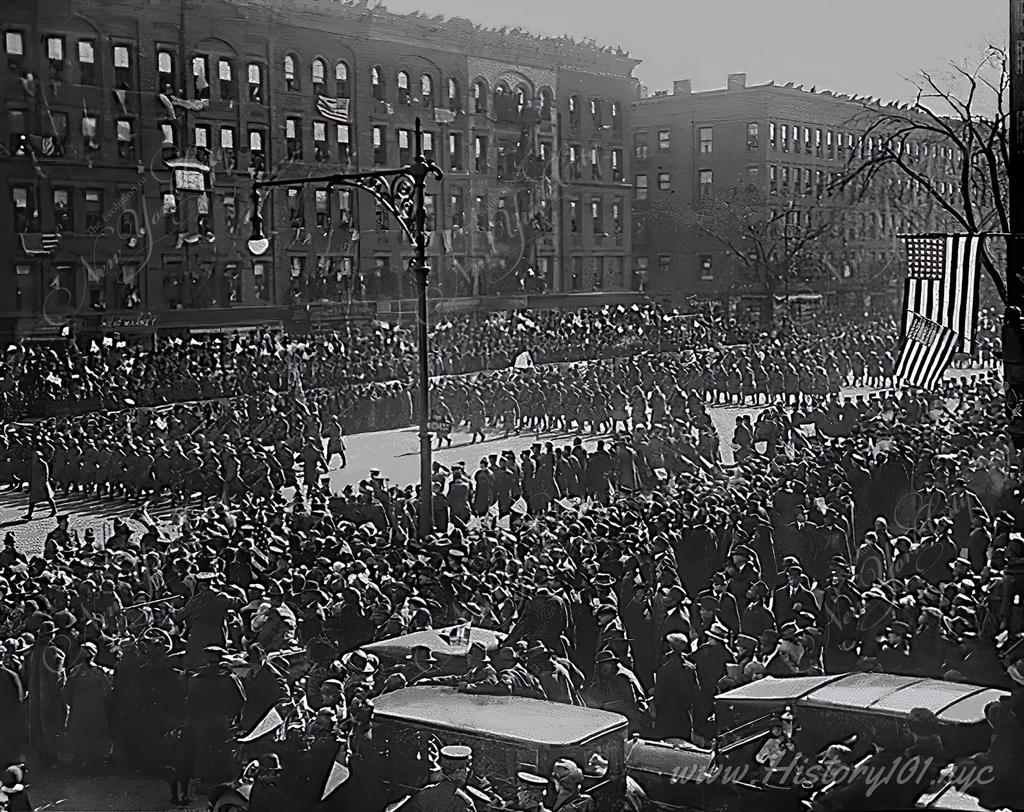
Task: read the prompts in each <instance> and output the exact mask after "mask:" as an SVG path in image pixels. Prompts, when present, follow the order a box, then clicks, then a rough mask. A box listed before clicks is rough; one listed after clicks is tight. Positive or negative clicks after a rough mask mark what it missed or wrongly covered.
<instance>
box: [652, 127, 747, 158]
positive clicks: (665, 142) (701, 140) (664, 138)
mask: <svg viewBox="0 0 1024 812" xmlns="http://www.w3.org/2000/svg"><path fill="white" fill-rule="evenodd" d="M760 131H761V128H760V125H758V123H757V122H756V121H751V122H749V123H748V124H747V150H748V151H753V150H756V149H758V147H759V146H760ZM714 148H715V132H714V128H713V127H698V128H697V149H698V151H699V152H700V153H701V154H702V155H710V154H711V153H712V152H714ZM671 149H672V131H671V130H667V129H665V130H658V151H659V152H668V151H670V150H671ZM633 150H634V153H635V155H636V159H637V160H638V161H646V160H647V159H648V157H649V152H648V146H647V131H646V130H639V131H638V132H637V133H635V134H634V136H633Z"/></svg>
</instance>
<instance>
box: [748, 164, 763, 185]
mask: <svg viewBox="0 0 1024 812" xmlns="http://www.w3.org/2000/svg"><path fill="white" fill-rule="evenodd" d="M760 177H761V168H760V167H758V166H748V167H747V188H748V189H755V188H757V181H758V180H759V179H760Z"/></svg>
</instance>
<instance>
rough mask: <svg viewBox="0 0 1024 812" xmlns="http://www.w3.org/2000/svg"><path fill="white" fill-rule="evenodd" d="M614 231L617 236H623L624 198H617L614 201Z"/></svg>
mask: <svg viewBox="0 0 1024 812" xmlns="http://www.w3.org/2000/svg"><path fill="white" fill-rule="evenodd" d="M612 230H613V231H614V232H615V236H617V237H618V236H621V235H622V198H621V197H617V198H615V200H614V201H612Z"/></svg>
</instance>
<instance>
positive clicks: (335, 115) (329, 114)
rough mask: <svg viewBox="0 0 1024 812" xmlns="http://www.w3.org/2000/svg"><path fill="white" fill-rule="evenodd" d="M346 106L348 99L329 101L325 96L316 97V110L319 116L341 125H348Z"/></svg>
mask: <svg viewBox="0 0 1024 812" xmlns="http://www.w3.org/2000/svg"><path fill="white" fill-rule="evenodd" d="M348 105H349V100H348V99H331V98H328V97H327V96H317V100H316V110H317V112H318V113H319V114H320V115H322V116H323V117H324V118H329V119H330V120H331V121H337V122H339V123H341V124H348Z"/></svg>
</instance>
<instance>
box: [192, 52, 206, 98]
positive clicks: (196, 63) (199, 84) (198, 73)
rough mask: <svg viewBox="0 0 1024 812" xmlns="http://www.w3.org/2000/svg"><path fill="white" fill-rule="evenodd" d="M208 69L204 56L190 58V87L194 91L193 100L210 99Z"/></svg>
mask: <svg viewBox="0 0 1024 812" xmlns="http://www.w3.org/2000/svg"><path fill="white" fill-rule="evenodd" d="M209 75H210V74H209V67H208V66H207V63H206V57H205V56H194V57H192V86H193V88H194V89H195V98H197V99H208V98H210V80H209V79H208V78H207V77H208V76H209Z"/></svg>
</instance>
